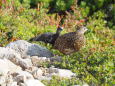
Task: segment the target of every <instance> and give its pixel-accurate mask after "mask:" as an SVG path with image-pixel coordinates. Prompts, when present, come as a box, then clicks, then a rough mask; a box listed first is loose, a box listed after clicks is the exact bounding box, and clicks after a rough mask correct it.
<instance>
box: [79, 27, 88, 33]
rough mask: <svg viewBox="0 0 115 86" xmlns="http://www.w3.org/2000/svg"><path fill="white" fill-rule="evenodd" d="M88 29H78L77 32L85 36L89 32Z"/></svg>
mask: <svg viewBox="0 0 115 86" xmlns="http://www.w3.org/2000/svg"><path fill="white" fill-rule="evenodd" d="M87 30H88V29H87V27H84V26H81V27H78V28H77V32H78V33H80V34H84V33H85V32H86V31H87Z"/></svg>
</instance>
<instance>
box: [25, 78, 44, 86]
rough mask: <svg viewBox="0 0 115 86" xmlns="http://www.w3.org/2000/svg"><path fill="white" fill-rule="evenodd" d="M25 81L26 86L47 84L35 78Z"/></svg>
mask: <svg viewBox="0 0 115 86" xmlns="http://www.w3.org/2000/svg"><path fill="white" fill-rule="evenodd" d="M24 83H25V85H26V86H45V85H44V84H43V83H41V82H40V81H39V80H35V79H29V80H27V81H25V82H24Z"/></svg>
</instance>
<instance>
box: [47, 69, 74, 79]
mask: <svg viewBox="0 0 115 86" xmlns="http://www.w3.org/2000/svg"><path fill="white" fill-rule="evenodd" d="M48 71H49V74H50V75H56V76H59V77H64V78H71V77H74V76H75V73H73V72H72V71H70V70H67V69H58V68H53V67H50V68H49V70H48Z"/></svg>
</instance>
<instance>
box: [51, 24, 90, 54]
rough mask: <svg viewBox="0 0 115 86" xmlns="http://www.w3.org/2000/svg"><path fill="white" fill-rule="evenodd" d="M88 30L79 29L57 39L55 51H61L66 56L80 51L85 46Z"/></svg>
mask: <svg viewBox="0 0 115 86" xmlns="http://www.w3.org/2000/svg"><path fill="white" fill-rule="evenodd" d="M87 30H88V29H87V28H86V27H83V26H81V27H79V28H78V29H77V30H76V31H75V32H70V33H66V34H64V35H61V36H60V37H58V38H57V40H56V41H55V44H54V46H53V47H54V49H57V50H59V51H60V52H61V53H63V54H65V55H69V54H72V53H74V52H77V51H79V50H80V48H81V47H82V46H83V45H84V44H85V36H84V33H85V32H86V31H87Z"/></svg>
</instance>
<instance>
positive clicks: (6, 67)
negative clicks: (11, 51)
mask: <svg viewBox="0 0 115 86" xmlns="http://www.w3.org/2000/svg"><path fill="white" fill-rule="evenodd" d="M21 70H22V69H21V67H19V66H17V65H15V64H14V63H12V62H11V61H9V60H8V59H0V74H2V75H7V73H8V72H16V71H21Z"/></svg>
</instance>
